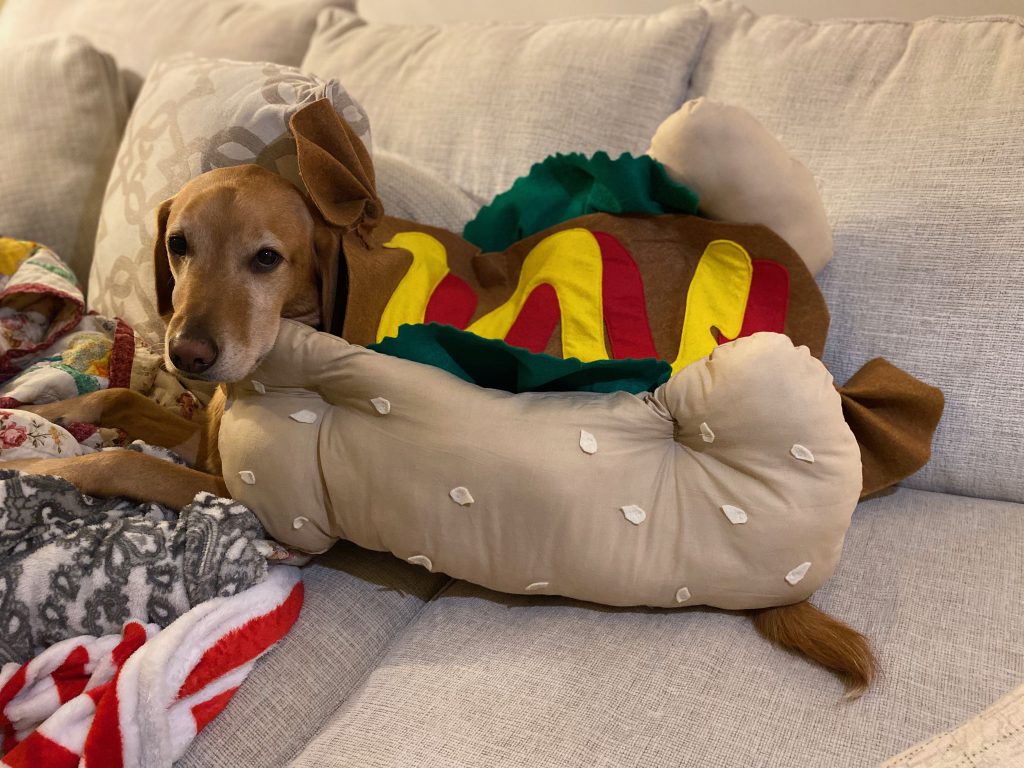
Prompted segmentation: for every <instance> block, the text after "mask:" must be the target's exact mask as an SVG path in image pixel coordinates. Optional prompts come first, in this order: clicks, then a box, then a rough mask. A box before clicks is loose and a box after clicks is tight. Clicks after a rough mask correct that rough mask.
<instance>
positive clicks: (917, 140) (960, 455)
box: [690, 2, 1024, 501]
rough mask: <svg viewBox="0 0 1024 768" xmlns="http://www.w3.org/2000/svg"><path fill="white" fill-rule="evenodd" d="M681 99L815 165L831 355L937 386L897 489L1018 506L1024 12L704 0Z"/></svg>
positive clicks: (852, 366)
mask: <svg viewBox="0 0 1024 768" xmlns="http://www.w3.org/2000/svg"><path fill="white" fill-rule="evenodd" d="M704 7H705V8H706V9H707V11H708V13H709V17H710V20H711V29H710V32H709V35H708V39H707V42H706V44H705V46H704V49H703V52H702V55H701V59H700V61H699V62H698V64H697V66H696V69H695V71H694V75H693V81H692V88H691V94H690V95H691V96H708V97H710V98H713V99H717V100H719V101H723V102H727V103H732V104H736V105H739V106H742V107H745V108H746V109H749V110H750V111H751V112H753V113H754V115H755V116H756V117H758V118H759V119H760V120H761V121H762V122H764V124H765V125H766V126H767V127H768V128H769V129H770V130H772V131H774V132H775V133H776V134H778V135H779V137H780V138H781V139H782V141H783V143H784V144H785V145H786V146H787V147H788V148H789V149H790V150H791V151H793V153H794V154H795V155H796V156H797V157H799V159H801V160H802V161H803V162H805V163H806V164H807V165H808V166H809V167H810V168H811V170H812V171H813V172H814V173H815V174H816V175H817V176H818V178H819V179H820V181H821V185H822V193H823V196H824V201H825V206H826V209H827V211H828V214H829V219H830V221H831V224H832V226H833V229H834V235H835V257H834V258H833V260H832V262H831V264H830V265H829V266H828V267H826V269H825V271H824V272H823V273H822V274H821V275H820V276H819V281H820V283H821V286H822V289H823V291H824V293H825V295H826V298H827V299H828V302H829V306H830V309H831V312H832V327H831V332H830V335H829V341H828V345H827V347H826V354H825V361H826V363H827V364H828V365H829V367H830V368H831V369H832V371H833V372H834V373H835V375H836V378H837V379H838V380H839V381H840V382H842V381H845V380H846V379H847V378H848V377H849V376H850V375H851V374H852V373H853V372H854V371H856V370H857V369H858V368H859V367H860V366H861V365H862V364H863V363H864V362H866V361H867V360H868V359H869V358H872V357H875V356H879V355H881V356H885V357H887V358H889V359H890V360H891V361H892V362H894V363H895V364H897V365H899V366H901V367H903V368H905V369H907V370H908V371H910V372H911V373H913V374H915V375H916V376H918V377H920V378H922V379H924V380H925V381H927V382H929V383H931V384H934V385H936V386H938V387H940V388H942V389H943V390H944V392H945V394H946V398H947V404H946V413H945V416H944V418H943V421H942V424H941V425H940V427H939V431H938V434H937V436H936V441H935V451H934V455H933V458H932V461H931V463H930V464H929V465H928V466H927V467H925V469H923V470H922V471H921V472H920V473H918V475H916V476H915V477H914V478H912V479H911V480H910V481H909V482H908V484H909V485H912V486H915V487H919V488H925V489H931V490H942V491H948V492H954V493H963V494H968V495H974V496H986V497H994V498H1004V499H1013V500H1017V501H1024V479H1022V476H1021V467H1022V466H1024V386H1022V384H1021V382H1022V381H1024V345H1022V343H1021V333H1022V330H1024V309H1022V307H1024V151H1022V148H1024V21H1022V20H1021V19H1018V18H978V19H969V20H956V19H943V18H936V19H929V20H925V21H920V22H916V23H913V24H911V23H897V22H873V21H871V22H869V21H865V22H855V21H830V22H817V23H811V22H805V21H798V20H795V19H791V18H785V17H777V16H765V17H758V16H757V15H755V14H754V13H752V12H750V11H748V10H746V9H744V8H742V7H741V6H738V5H735V4H732V3H729V2H705V3H704Z"/></svg>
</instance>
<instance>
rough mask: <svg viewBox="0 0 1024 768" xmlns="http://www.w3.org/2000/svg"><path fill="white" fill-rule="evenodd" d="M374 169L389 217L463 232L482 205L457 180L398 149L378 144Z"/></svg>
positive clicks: (379, 193) (378, 189) (378, 191)
mask: <svg viewBox="0 0 1024 768" xmlns="http://www.w3.org/2000/svg"><path fill="white" fill-rule="evenodd" d="M373 171H374V174H375V179H374V181H375V182H376V184H377V194H378V195H379V196H380V200H381V202H382V203H383V204H384V212H385V213H386V214H387V215H388V216H395V217H397V218H399V219H409V220H411V221H416V222H419V223H420V224H429V225H430V226H432V227H441V229H447V230H450V231H452V232H462V229H463V227H465V226H466V222H468V221H469V220H470V219H472V218H473V217H474V216H476V213H477V210H478V208H479V207H480V206H478V205H477V204H476V202H474V200H473V198H472V197H470V196H469V195H467V194H466V193H465V192H463V191H462V190H461V189H460V188H459V187H458V185H456V184H455V183H454V182H452V181H449V180H448V179H446V178H444V177H443V176H441V175H440V174H439V173H434V172H433V171H429V170H427V169H426V168H424V167H423V166H421V165H418V164H416V163H413V162H412V161H411V160H409V159H408V158H406V157H402V156H401V155H400V154H398V153H396V152H388V151H387V150H383V149H380V148H379V147H378V148H377V149H376V151H374V153H373Z"/></svg>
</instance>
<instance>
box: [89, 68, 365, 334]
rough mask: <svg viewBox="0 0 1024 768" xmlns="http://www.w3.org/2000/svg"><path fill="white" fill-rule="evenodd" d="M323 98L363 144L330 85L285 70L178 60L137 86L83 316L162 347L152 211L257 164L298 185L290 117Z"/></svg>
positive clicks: (348, 103)
mask: <svg viewBox="0 0 1024 768" xmlns="http://www.w3.org/2000/svg"><path fill="white" fill-rule="evenodd" d="M322 98H327V99H330V100H331V102H332V103H333V104H334V108H335V109H336V110H337V111H338V113H339V114H341V115H343V116H344V117H345V119H346V120H347V121H348V122H349V124H350V125H351V126H352V127H353V129H355V131H356V133H357V134H358V135H359V136H360V138H361V139H363V141H364V142H365V143H366V144H367V145H369V143H370V134H369V130H370V128H369V123H368V121H367V119H366V115H365V113H364V112H363V111H362V109H361V108H360V107H359V106H358V105H357V104H355V103H354V102H353V101H352V100H351V99H350V98H349V97H348V94H347V93H346V92H345V90H344V89H343V88H342V87H341V86H340V85H339V84H338V83H337V82H334V81H331V82H324V81H322V80H320V79H318V78H315V77H312V76H309V75H306V74H304V73H302V72H300V71H299V70H297V69H295V68H293V67H283V66H279V65H276V64H256V63H244V62H237V61H225V60H219V59H200V58H195V57H191V56H185V57H177V58H173V59H169V60H166V61H162V62H158V63H157V64H156V65H155V66H154V67H153V69H152V70H151V71H150V73H149V75H148V77H147V78H146V82H145V85H144V86H143V88H142V92H141V93H140V94H139V99H138V101H137V102H136V104H135V108H134V109H133V110H132V114H131V118H130V119H129V121H128V126H127V128H126V129H125V134H124V140H123V141H122V142H121V147H120V149H119V150H118V153H117V159H116V160H115V162H114V170H113V173H112V174H111V176H110V180H109V183H108V184H107V191H106V195H105V197H104V199H103V208H102V212H101V217H100V226H99V232H98V233H97V235H96V251H95V258H94V259H93V264H92V271H91V272H90V274H89V291H88V297H89V308H90V309H94V310H96V311H98V312H100V313H101V314H104V315H116V316H117V317H121V318H123V319H124V320H125V321H126V322H128V323H129V324H131V325H132V326H133V327H134V328H135V330H136V331H138V332H139V333H140V334H142V336H143V337H144V338H145V339H146V340H147V341H149V342H151V343H154V342H158V341H162V339H163V332H164V323H163V321H162V320H161V319H160V315H159V313H158V311H157V305H156V288H155V284H154V276H153V274H154V273H153V238H154V236H155V234H156V208H157V206H159V204H160V203H161V202H163V201H164V200H166V199H167V198H169V197H172V196H173V195H175V194H176V193H177V192H178V190H179V189H181V187H182V186H183V185H184V184H185V182H187V181H188V180H190V179H191V178H193V177H194V176H197V175H199V174H200V173H203V172H204V171H209V170H212V169H214V168H222V167H226V166H231V165H240V164H242V163H257V164H259V165H262V166H263V167H265V168H268V169H270V170H273V171H277V172H279V173H281V174H282V175H284V176H285V177H286V178H288V179H289V180H290V181H292V182H293V183H295V184H297V185H301V180H300V179H299V177H298V165H297V161H296V157H295V141H294V140H293V139H292V137H291V133H290V132H289V130H288V121H289V120H290V119H291V116H292V115H293V114H294V113H295V112H297V111H298V110H299V109H301V108H302V107H304V106H306V105H307V104H311V103H313V102H314V101H317V100H318V99H322Z"/></svg>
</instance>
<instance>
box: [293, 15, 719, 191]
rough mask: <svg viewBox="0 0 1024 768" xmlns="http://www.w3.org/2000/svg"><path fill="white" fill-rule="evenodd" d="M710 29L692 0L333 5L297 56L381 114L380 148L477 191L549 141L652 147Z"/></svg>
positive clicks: (583, 146)
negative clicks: (374, 16)
mask: <svg viewBox="0 0 1024 768" xmlns="http://www.w3.org/2000/svg"><path fill="white" fill-rule="evenodd" d="M704 32H705V19H704V12H703V11H701V10H700V9H699V8H696V7H680V8H674V9H671V10H668V11H665V12H664V13H661V14H657V15H654V16H632V17H600V18H590V19H572V20H564V21H557V22H553V23H551V24H547V25H545V24H458V25H451V26H401V25H373V24H370V25H367V24H366V23H365V22H363V21H362V20H361V19H359V17H357V16H355V15H354V14H351V13H347V12H345V11H339V10H335V9H330V10H327V11H324V12H323V13H322V14H321V15H320V18H319V19H318V21H317V30H316V32H315V34H314V36H313V40H312V42H311V44H310V49H309V52H308V53H307V54H306V57H305V59H304V60H303V68H304V69H306V70H308V71H310V72H314V73H316V74H318V75H321V76H323V77H337V78H339V79H340V80H341V81H342V82H343V83H345V87H346V88H348V89H349V91H350V92H351V93H352V94H353V96H354V97H355V98H356V99H357V100H359V101H360V102H361V103H362V104H363V106H365V107H366V109H367V111H368V112H369V114H370V118H371V121H373V122H374V123H375V124H377V123H379V124H380V125H381V130H382V131H383V132H379V133H378V136H377V140H378V143H379V145H380V146H381V147H382V148H384V149H388V150H390V151H393V152H398V153H401V154H403V155H405V156H406V157H408V158H409V159H411V160H412V161H414V162H416V163H420V164H423V165H425V166H426V167H427V168H429V169H431V170H434V171H436V172H438V173H440V174H441V175H443V176H444V177H446V178H449V179H452V180H454V181H455V182H456V183H457V184H458V185H459V186H460V187H461V188H462V189H464V190H466V191H467V192H469V193H470V194H471V195H473V196H474V197H475V198H476V199H477V202H478V203H483V202H487V201H489V200H490V198H491V197H493V196H494V195H495V194H496V193H497V192H500V191H502V190H503V189H505V188H506V187H507V186H508V185H509V184H511V183H512V181H513V180H515V179H516V178H517V177H518V176H520V175H523V174H525V173H526V172H527V171H528V170H529V169H530V166H531V165H532V164H533V163H535V162H539V161H540V160H543V159H544V157H545V156H546V155H548V154H551V153H553V152H559V151H562V152H564V151H582V152H588V153H589V152H593V151H596V150H598V149H604V150H607V151H608V152H609V153H610V154H612V155H617V154H618V153H620V152H624V151H631V152H634V153H636V154H640V153H642V152H644V151H645V150H646V149H647V146H648V144H649V143H650V139H651V136H653V135H654V130H655V129H656V128H657V127H658V124H659V123H660V122H661V121H662V120H664V119H665V118H666V117H668V115H669V114H671V113H672V112H673V111H674V110H676V109H677V108H678V107H679V105H680V104H681V103H682V101H683V96H684V92H685V89H686V80H687V76H688V74H689V72H690V67H691V65H692V62H693V59H694V57H695V56H696V53H697V49H698V47H699V45H700V42H701V40H702V38H703V35H704ZM626 105H628V107H627V106H626Z"/></svg>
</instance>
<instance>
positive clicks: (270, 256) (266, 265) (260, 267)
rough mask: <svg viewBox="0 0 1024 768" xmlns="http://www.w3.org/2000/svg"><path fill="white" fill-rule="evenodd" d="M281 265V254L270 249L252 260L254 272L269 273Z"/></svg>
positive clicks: (266, 249) (261, 252) (264, 250)
mask: <svg viewBox="0 0 1024 768" xmlns="http://www.w3.org/2000/svg"><path fill="white" fill-rule="evenodd" d="M280 263H281V254H280V253H278V252H277V251H274V250H271V249H270V248H264V249H263V250H262V251H260V252H259V253H257V254H256V256H255V257H254V258H253V260H252V269H253V271H254V272H269V271H270V270H272V269H273V268H274V267H276V266H277V265H278V264H280Z"/></svg>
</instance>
